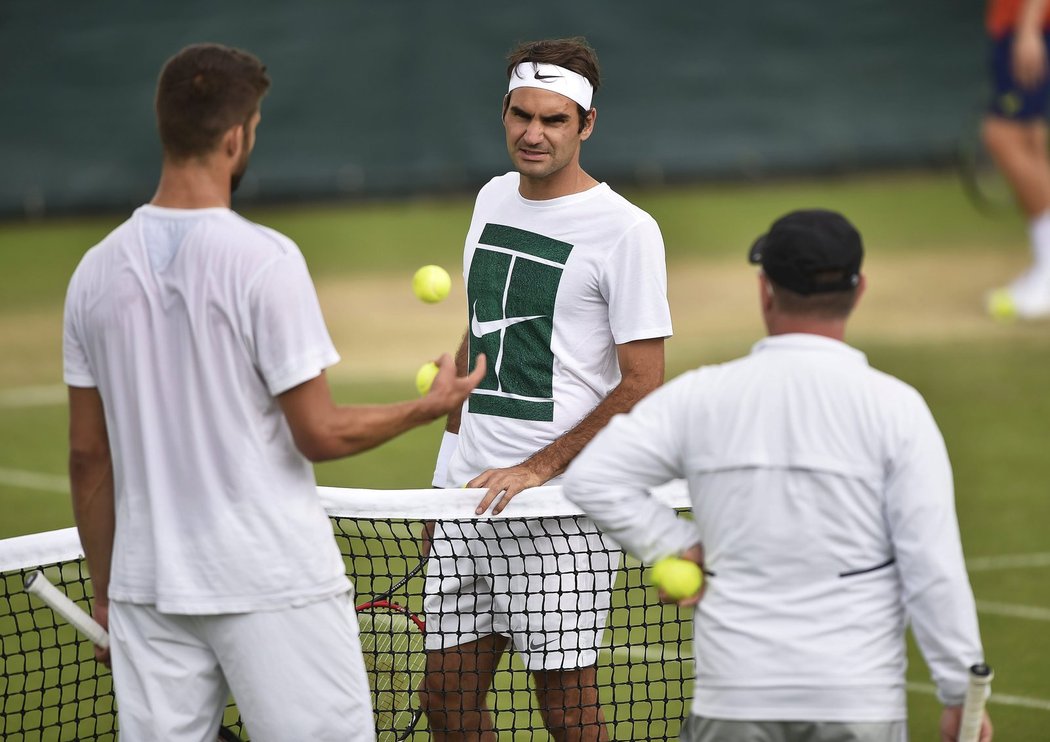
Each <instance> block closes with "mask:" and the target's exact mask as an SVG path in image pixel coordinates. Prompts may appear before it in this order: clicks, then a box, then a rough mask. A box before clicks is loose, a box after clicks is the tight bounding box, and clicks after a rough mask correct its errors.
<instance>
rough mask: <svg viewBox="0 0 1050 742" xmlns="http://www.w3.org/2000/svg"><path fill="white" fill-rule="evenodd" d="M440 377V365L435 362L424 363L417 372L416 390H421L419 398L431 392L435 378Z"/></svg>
mask: <svg viewBox="0 0 1050 742" xmlns="http://www.w3.org/2000/svg"><path fill="white" fill-rule="evenodd" d="M437 375H438V365H437V364H436V363H434V362H433V361H431V362H429V363H424V364H423V365H422V366H420V367H419V370H418V371H416V389H418V390H419V396H421V397H422V396H424V395H425V394H426V393H427V392H429V391H430V385H431V384H433V383H434V377H435V376H437Z"/></svg>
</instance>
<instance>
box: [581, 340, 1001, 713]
mask: <svg viewBox="0 0 1050 742" xmlns="http://www.w3.org/2000/svg"><path fill="white" fill-rule="evenodd" d="M681 477H684V478H686V479H687V481H688V485H689V492H690V496H691V499H692V502H693V513H694V516H695V522H694V521H687V520H683V519H679V518H676V516H675V513H674V511H672V510H670V509H669V508H666V507H664V506H662V505H660V504H659V503H658V502H656V501H655V500H654V499H653V498H651V497H650V496H649V494H648V491H647V488H649V487H652V486H656V485H659V484H662V483H664V482H666V481H669V480H671V479H677V478H681ZM564 488H565V494H566V495H567V496H568V497H569V499H571V500H573V501H574V502H576V504H577V505H579V506H580V507H581V508H582V509H583V510H584V511H585V512H586V513H587V514H588V515H589V516H590V517H591V518H592V519H593V520H594V521H595V523H597V524H598V526H599V527H601V528H602V530H603V531H604V532H605V533H606V534H607V535H608V536H610V537H611V538H613V539H614V540H615V541H617V542H618V543H619V544H620V545H621V546H622V547H623V548H624V549H626V550H627V551H629V552H631V553H633V554H635V555H637V556H639V557H640V558H641V559H642V560H643V561H646V562H648V563H652V562H653V561H655V560H657V559H659V558H661V557H664V556H668V555H670V554H675V553H679V552H680V551H681V550H683V549H685V548H687V547H688V546H691V545H693V544H695V543H696V542H697V541H702V542H703V545H704V551H705V569H706V570H708V571H709V572H710V573H711V574H710V576H709V577H708V580H707V592H706V593H705V595H704V597H703V599H702V600H701V601H700V604H699V606H698V607H697V610H696V615H695V619H694V632H695V640H694V643H693V647H694V650H695V652H696V663H697V677H696V683H695V686H694V687H695V691H694V693H695V696H694V702H693V707H692V708H693V713H694V714H698V715H701V716H706V717H710V718H719V719H743V720H806V721H852V722H864V721H873V722H874V721H892V720H897V719H904V718H905V716H906V697H905V695H906V693H905V680H904V672H905V667H906V661H907V657H906V651H905V642H904V631H905V627H906V625H907V622H908V621H910V622H911V625H912V628H913V631H914V633H915V637H916V639H917V641H918V644H919V647H920V649H921V650H922V652H923V655H924V657H925V659H926V662H927V664H928V665H929V666H930V670H931V673H932V675H933V679H934V681H935V683H936V685H937V689H938V695H939V696H940V698H941V700H942V701H943V702H945V703H950V704H958V703H961V702H962V699H963V694H964V692H965V689H966V684H967V679H968V673H967V669H968V667H969V666H970V665H972V664H975V663H977V662H980V661H981V659H982V654H983V653H982V648H981V639H980V635H979V633H978V628H977V613H976V609H975V605H974V598H973V592H972V590H971V589H970V584H969V580H968V578H967V575H966V567H965V563H964V560H963V553H962V546H961V543H960V539H959V529H958V524H957V521H956V516H955V504H954V494H953V486H952V473H951V466H950V464H949V461H948V456H947V452H946V451H945V447H944V441H943V439H942V438H941V435H940V432H939V431H938V429H937V425H936V423H935V422H934V420H933V416H932V415H931V414H930V411H929V409H928V408H927V406H926V404H925V402H924V401H923V399H922V397H921V396H920V395H919V394H918V393H917V392H916V391H915V390H914V389H912V388H911V387H910V386H908V385H906V384H904V383H903V382H901V381H899V380H897V379H895V378H893V377H891V376H889V375H887V374H884V373H881V372H879V371H877V370H875V369H872V368H871V367H870V366H869V365H868V363H867V360H866V359H865V357H864V355H863V354H862V353H860V352H859V351H856V350H854V349H852V348H850V347H849V346H847V345H845V344H844V343H841V342H838V341H836V340H832V339H829V338H823V337H818V336H816V335H803V334H799V335H780V336H776V337H770V338H766V339H765V340H762V341H761V342H759V343H758V344H757V345H756V346H755V348H754V350H753V351H752V353H751V355H749V356H747V357H745V358H742V359H738V360H736V361H733V362H730V363H726V364H722V365H718V366H708V367H704V368H701V369H699V370H696V371H691V372H689V373H686V374H683V375H682V376H680V377H678V378H677V379H675V380H673V381H671V382H669V383H668V384H666V385H664V386H663V387H662V388H660V389H658V390H656V391H655V392H654V393H653V394H651V395H650V396H649V397H647V398H646V399H644V400H642V401H641V402H639V403H638V405H636V406H635V408H634V410H633V411H632V412H631V413H630V414H629V415H618V416H616V417H615V418H613V420H612V421H611V422H610V424H609V425H608V426H607V427H606V428H605V429H604V430H603V431H601V432H600V433H599V434H598V435H597V436H596V437H595V439H594V440H593V441H592V442H591V444H590V445H589V446H588V447H587V448H586V449H584V451H583V452H582V453H581V454H580V455H579V456H578V457H577V458H576V460H575V461H574V462H573V464H572V465H571V466H570V468H569V471H568V473H567V474H566V477H565V484H564Z"/></svg>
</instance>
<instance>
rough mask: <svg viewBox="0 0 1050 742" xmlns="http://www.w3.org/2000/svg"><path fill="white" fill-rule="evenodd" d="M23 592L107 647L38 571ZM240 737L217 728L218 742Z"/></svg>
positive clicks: (104, 636)
mask: <svg viewBox="0 0 1050 742" xmlns="http://www.w3.org/2000/svg"><path fill="white" fill-rule="evenodd" d="M25 590H26V592H27V593H29V594H31V595H35V596H37V597H38V598H40V600H41V601H42V602H43V603H45V604H47V605H48V606H49V607H50V608H51V610H53V611H54V612H55V613H57V614H58V615H59V616H61V617H62V618H63V619H65V621H66V622H67V623H68V624H69V625H70V626H72V627H73V628H75V629H76V630H77V631H79V632H80V634H81V635H82V636H83V637H84V638H85V639H89V640H91V643H92V644H97V645H98V646H100V647H102V648H106V647H108V646H109V634H108V633H107V632H106V630H105V629H104V628H102V626H101V625H100V624H99V623H98V621H96V620H95V619H93V618H92V617H91V615H90V614H88V612H87V611H85V610H84V609H83V608H81V607H80V606H79V605H77V604H76V603H74V602H73V601H72V600H70V599H69V598H68V597H67V596H66V595H65V593H63V592H62V591H61V590H59V589H58V588H57V587H55V586H54V585H53V584H51V581H50V580H48V579H47V577H45V576H44V573H43V572H41V571H40V570H37V571H36V572H32V573H30V574H29V575H27V576H26V582H25ZM240 739H241V738H240V737H239V736H238V735H237V734H236V733H234V732H233V731H231V730H229V729H227V728H226V727H220V728H219V736H218V740H219V742H240Z"/></svg>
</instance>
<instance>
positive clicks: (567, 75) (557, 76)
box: [507, 62, 594, 111]
mask: <svg viewBox="0 0 1050 742" xmlns="http://www.w3.org/2000/svg"><path fill="white" fill-rule="evenodd" d="M518 88H539V89H540V90H550V91H551V92H554V93H560V94H561V95H564V96H565V97H566V98H569V99H570V100H574V101H576V103H577V104H578V105H580V106H581V107H582V108H583V110H585V111H589V110H591V98H592V97H593V96H594V88H593V87H591V83H590V82H589V81H588V80H587V78H586V77H584V76H583V75H581V74H579V73H577V72H573V71H572V70H567V69H565V68H564V67H559V66H558V65H556V64H546V63H544V62H522V63H521V64H519V65H518V66H517V67H515V68H514V69H513V71H511V73H510V87H509V88H507V92H508V93H510V92H511V91H512V90H516V89H518Z"/></svg>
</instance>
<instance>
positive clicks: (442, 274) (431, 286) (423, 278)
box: [412, 265, 452, 304]
mask: <svg viewBox="0 0 1050 742" xmlns="http://www.w3.org/2000/svg"><path fill="white" fill-rule="evenodd" d="M450 288H452V279H451V278H449V275H448V271H446V270H445V269H444V268H442V267H441V266H440V265H424V266H423V267H422V268H420V269H419V270H418V271H416V274H415V275H414V276H412V291H413V292H415V294H416V296H418V297H419V298H420V299H422V300H423V301H425V302H426V303H427V304H436V303H437V302H439V301H441V300H442V299H444V298H445V297H446V296H448V290H449V289H450Z"/></svg>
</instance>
